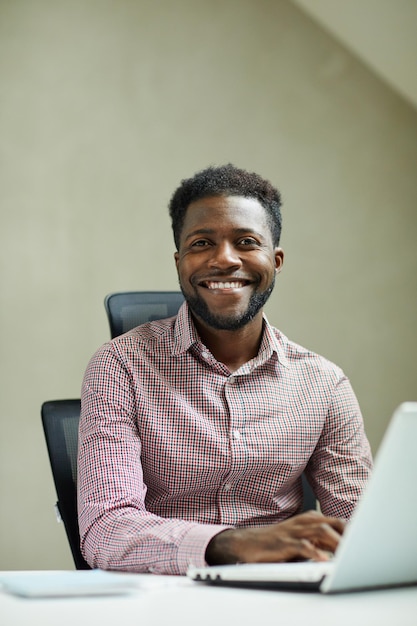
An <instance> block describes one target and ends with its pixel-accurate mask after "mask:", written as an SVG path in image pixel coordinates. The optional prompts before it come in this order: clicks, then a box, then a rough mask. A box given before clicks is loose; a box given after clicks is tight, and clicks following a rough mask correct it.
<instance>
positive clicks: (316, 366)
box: [272, 327, 345, 381]
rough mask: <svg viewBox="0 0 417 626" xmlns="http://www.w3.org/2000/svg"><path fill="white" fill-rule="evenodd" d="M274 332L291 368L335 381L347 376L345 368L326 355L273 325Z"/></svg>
mask: <svg viewBox="0 0 417 626" xmlns="http://www.w3.org/2000/svg"><path fill="white" fill-rule="evenodd" d="M272 332H273V334H274V336H275V339H276V341H277V343H278V345H279V347H280V349H281V350H282V354H283V355H284V357H285V359H286V362H287V364H288V368H289V369H290V370H296V371H298V372H300V371H304V373H306V374H308V375H309V376H310V377H311V376H314V375H316V376H321V377H325V378H330V379H333V380H334V381H336V380H340V379H341V378H344V377H345V375H344V372H343V370H342V369H341V368H340V367H339V366H338V365H336V364H335V363H333V362H332V361H330V360H329V359H327V358H326V357H324V356H322V355H321V354H318V353H317V352H314V351H313V350H310V349H308V348H305V347H303V346H301V345H300V344H298V343H296V342H295V341H292V340H291V339H288V337H287V336H286V335H284V333H282V332H281V331H280V330H278V329H277V328H273V327H272Z"/></svg>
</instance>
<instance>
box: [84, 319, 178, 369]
mask: <svg viewBox="0 0 417 626" xmlns="http://www.w3.org/2000/svg"><path fill="white" fill-rule="evenodd" d="M174 323H175V317H172V318H166V319H162V320H155V321H153V322H147V323H146V324H142V325H141V326H136V327H135V328H133V329H132V330H129V331H128V332H127V333H124V334H123V335H119V336H118V337H115V338H114V339H112V340H111V341H108V342H106V343H105V344H103V345H102V346H101V347H100V348H99V349H98V350H97V351H96V353H95V354H94V355H93V357H92V359H91V361H92V362H96V363H97V362H103V361H109V360H110V361H112V360H117V361H121V362H131V361H134V362H139V361H140V360H141V359H142V358H143V357H146V356H147V355H157V354H166V353H171V351H172V345H173V327H174Z"/></svg>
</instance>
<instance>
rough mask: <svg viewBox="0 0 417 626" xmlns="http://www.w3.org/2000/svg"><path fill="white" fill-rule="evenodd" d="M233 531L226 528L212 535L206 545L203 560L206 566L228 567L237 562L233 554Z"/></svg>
mask: <svg viewBox="0 0 417 626" xmlns="http://www.w3.org/2000/svg"><path fill="white" fill-rule="evenodd" d="M234 535H235V530H233V529H232V528H228V529H226V530H222V531H221V532H220V533H218V534H217V535H214V537H212V539H211V540H210V542H209V543H208V545H207V548H206V553H205V560H206V563H207V564H208V565H228V564H231V563H236V562H237V561H238V558H237V555H236V554H235V552H234V549H233V546H234V541H233V537H234Z"/></svg>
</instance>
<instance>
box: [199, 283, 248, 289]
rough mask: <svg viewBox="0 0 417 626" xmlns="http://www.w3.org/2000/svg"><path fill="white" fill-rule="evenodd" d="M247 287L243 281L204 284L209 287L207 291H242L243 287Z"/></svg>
mask: <svg viewBox="0 0 417 626" xmlns="http://www.w3.org/2000/svg"><path fill="white" fill-rule="evenodd" d="M245 285H247V283H246V282H243V281H225V282H220V281H219V282H215V281H208V282H206V283H204V287H207V289H240V288H241V287H245Z"/></svg>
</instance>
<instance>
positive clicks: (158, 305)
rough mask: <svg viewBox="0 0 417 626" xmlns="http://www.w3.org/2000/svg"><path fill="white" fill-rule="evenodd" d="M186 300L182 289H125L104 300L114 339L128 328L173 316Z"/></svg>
mask: <svg viewBox="0 0 417 626" xmlns="http://www.w3.org/2000/svg"><path fill="white" fill-rule="evenodd" d="M183 302H184V296H183V295H182V293H181V292H180V291H125V292H120V293H111V294H109V295H108V296H106V298H105V300H104V307H105V309H106V313H107V318H108V321H109V325H110V335H111V337H112V339H113V338H114V337H118V335H122V334H123V333H126V332H127V331H128V330H131V329H132V328H135V326H139V325H140V324H145V322H151V321H152V320H160V319H163V318H165V317H172V316H173V315H176V314H177V313H178V309H179V308H180V306H181V304H182V303H183Z"/></svg>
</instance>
